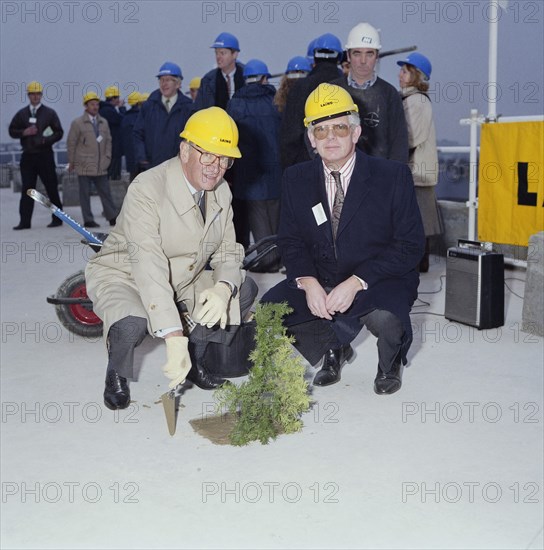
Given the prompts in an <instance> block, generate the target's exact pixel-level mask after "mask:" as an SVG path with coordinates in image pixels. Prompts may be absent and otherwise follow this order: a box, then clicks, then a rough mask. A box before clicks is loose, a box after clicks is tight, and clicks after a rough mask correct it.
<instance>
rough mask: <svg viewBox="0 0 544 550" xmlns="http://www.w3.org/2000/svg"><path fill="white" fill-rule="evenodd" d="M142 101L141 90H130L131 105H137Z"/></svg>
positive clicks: (128, 99) (129, 100) (129, 101)
mask: <svg viewBox="0 0 544 550" xmlns="http://www.w3.org/2000/svg"><path fill="white" fill-rule="evenodd" d="M142 101H143V100H142V94H141V93H140V92H130V94H128V97H127V103H128V104H129V105H136V104H137V103H141V102H142Z"/></svg>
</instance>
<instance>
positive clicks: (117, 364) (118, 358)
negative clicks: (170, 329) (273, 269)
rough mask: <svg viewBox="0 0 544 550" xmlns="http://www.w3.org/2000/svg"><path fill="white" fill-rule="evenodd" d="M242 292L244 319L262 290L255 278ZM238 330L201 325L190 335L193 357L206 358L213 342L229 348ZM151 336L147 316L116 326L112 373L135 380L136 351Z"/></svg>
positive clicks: (110, 350)
mask: <svg viewBox="0 0 544 550" xmlns="http://www.w3.org/2000/svg"><path fill="white" fill-rule="evenodd" d="M239 292H240V315H241V319H242V320H243V319H245V318H246V316H247V314H248V313H249V311H250V309H251V306H252V305H253V302H254V301H255V298H256V297H257V292H258V287H257V285H256V283H255V281H253V279H251V278H250V277H246V280H245V281H244V282H243V283H242V285H241V286H240V291H239ZM177 305H178V309H179V310H180V312H182V311H183V310H184V309H185V305H184V304H183V303H180V304H177ZM237 329H238V326H237V325H229V326H227V327H226V329H225V330H222V329H220V328H219V327H213V328H207V327H204V326H202V325H197V326H196V327H195V329H194V330H193V331H192V332H191V334H190V335H189V350H190V351H191V356H193V357H195V358H198V359H199V358H201V357H203V356H204V353H205V351H206V347H207V345H208V343H209V342H218V343H224V344H225V345H228V344H229V343H230V341H231V340H232V338H233V337H234V334H235V333H236V330H237ZM147 334H148V332H147V319H144V318H143V317H134V316H132V315H131V316H128V317H124V318H123V319H120V320H119V321H117V322H116V323H114V324H113V325H112V326H111V328H110V331H109V333H108V370H109V369H115V370H116V371H117V372H118V374H119V375H120V376H123V377H124V378H134V376H133V363H134V349H135V348H136V347H138V346H139V345H140V344H141V343H142V342H143V340H144V338H145V337H146V335H147Z"/></svg>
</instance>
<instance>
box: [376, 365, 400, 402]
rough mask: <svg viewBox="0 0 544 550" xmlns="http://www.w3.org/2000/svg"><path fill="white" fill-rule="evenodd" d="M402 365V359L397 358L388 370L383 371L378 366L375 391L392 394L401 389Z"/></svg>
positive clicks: (379, 393) (381, 393)
mask: <svg viewBox="0 0 544 550" xmlns="http://www.w3.org/2000/svg"><path fill="white" fill-rule="evenodd" d="M401 370H402V365H401V361H400V359H397V360H395V363H394V364H393V366H392V367H391V369H390V370H389V371H388V372H382V370H381V369H380V367H378V374H376V378H375V380H374V392H375V393H377V394H378V395H391V394H392V393H395V392H397V391H399V390H400V388H401V386H402V373H401Z"/></svg>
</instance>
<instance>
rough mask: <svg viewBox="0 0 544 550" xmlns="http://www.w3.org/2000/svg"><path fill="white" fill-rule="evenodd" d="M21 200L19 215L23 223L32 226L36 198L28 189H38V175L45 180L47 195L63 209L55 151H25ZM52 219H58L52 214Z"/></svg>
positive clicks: (22, 163) (22, 157) (22, 159)
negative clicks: (30, 195)
mask: <svg viewBox="0 0 544 550" xmlns="http://www.w3.org/2000/svg"><path fill="white" fill-rule="evenodd" d="M20 166H21V181H22V188H21V201H20V202H19V215H20V217H21V225H26V226H29V227H30V222H31V220H32V213H33V212H34V199H31V198H30V197H29V196H28V195H27V194H26V192H27V190H28V189H36V183H37V181H38V176H39V177H40V179H41V180H42V182H43V185H44V187H45V190H46V192H47V196H48V197H49V199H50V200H51V202H52V203H53V204H54V205H55V206H58V207H59V208H61V209H62V203H61V201H60V196H59V182H58V179H57V170H56V167H55V156H54V154H53V151H43V152H41V153H23V154H22V156H21V163H20ZM51 218H52V221H54V222H55V221H57V218H56V216H54V215H52V216H51Z"/></svg>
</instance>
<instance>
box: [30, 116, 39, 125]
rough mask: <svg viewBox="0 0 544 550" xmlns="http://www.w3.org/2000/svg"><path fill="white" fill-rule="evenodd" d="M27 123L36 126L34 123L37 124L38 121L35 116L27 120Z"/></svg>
mask: <svg viewBox="0 0 544 550" xmlns="http://www.w3.org/2000/svg"><path fill="white" fill-rule="evenodd" d="M28 122H30V124H36V122H38V119H37V118H36V117H35V116H31V117H30V118H29V119H28Z"/></svg>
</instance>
